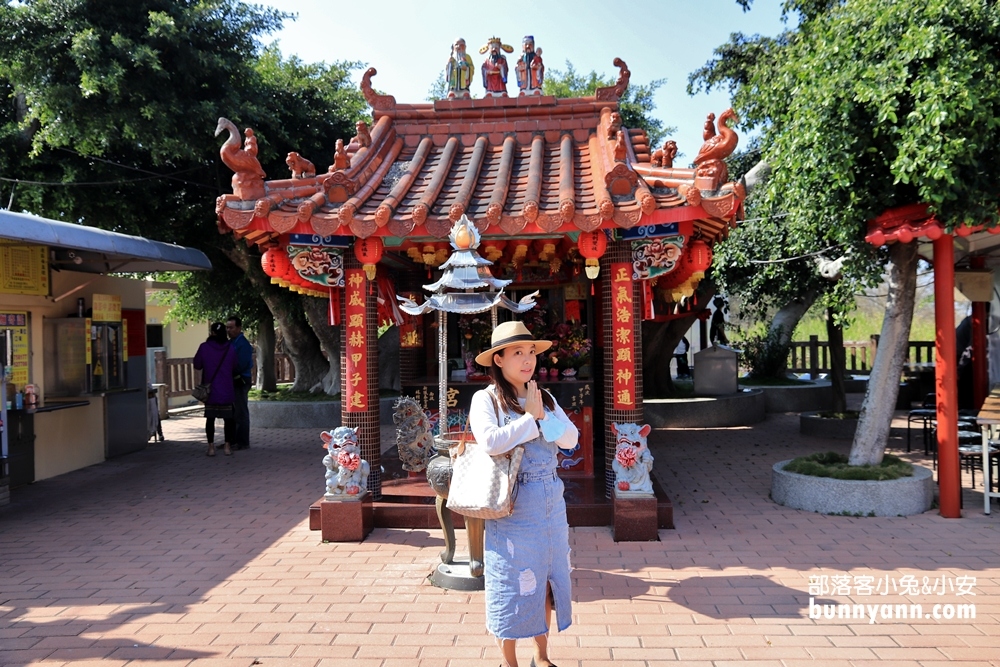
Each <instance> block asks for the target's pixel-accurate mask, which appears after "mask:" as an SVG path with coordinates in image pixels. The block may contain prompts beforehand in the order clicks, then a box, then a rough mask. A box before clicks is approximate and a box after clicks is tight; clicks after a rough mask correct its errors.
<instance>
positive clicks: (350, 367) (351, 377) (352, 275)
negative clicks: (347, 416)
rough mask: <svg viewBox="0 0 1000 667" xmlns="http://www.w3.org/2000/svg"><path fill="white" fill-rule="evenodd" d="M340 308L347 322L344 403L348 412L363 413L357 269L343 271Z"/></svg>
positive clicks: (361, 283) (361, 294) (361, 287)
mask: <svg viewBox="0 0 1000 667" xmlns="http://www.w3.org/2000/svg"><path fill="white" fill-rule="evenodd" d="M345 273H346V276H345V281H344V282H345V287H344V296H345V297H346V298H347V304H346V306H345V308H344V311H345V314H346V316H347V321H346V322H345V323H344V324H345V325H346V326H345V331H344V334H345V335H346V336H347V377H346V378H345V382H344V385H345V387H346V389H347V391H346V395H345V400H346V401H347V411H348V412H364V411H365V410H367V409H368V359H367V354H366V352H367V343H366V340H365V339H366V332H367V327H366V325H365V273H364V271H362V270H361V269H347V271H345Z"/></svg>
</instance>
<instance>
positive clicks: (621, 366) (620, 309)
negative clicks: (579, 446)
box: [611, 262, 636, 410]
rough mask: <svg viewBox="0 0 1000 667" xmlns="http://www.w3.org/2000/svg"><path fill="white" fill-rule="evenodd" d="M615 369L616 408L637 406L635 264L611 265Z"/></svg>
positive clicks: (612, 366)
mask: <svg viewBox="0 0 1000 667" xmlns="http://www.w3.org/2000/svg"><path fill="white" fill-rule="evenodd" d="M611 308H612V313H611V326H612V331H613V335H612V340H611V354H612V363H611V373H612V377H613V378H614V380H613V382H614V409H615V410H634V409H635V401H636V396H635V370H636V369H635V359H634V355H633V353H632V352H633V349H634V345H635V340H634V330H635V324H634V322H633V315H634V312H635V311H634V308H633V303H632V265H631V264H629V263H627V262H614V263H613V264H612V265H611Z"/></svg>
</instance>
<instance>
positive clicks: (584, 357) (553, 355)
mask: <svg viewBox="0 0 1000 667" xmlns="http://www.w3.org/2000/svg"><path fill="white" fill-rule="evenodd" d="M550 335H551V338H550V340H551V341H552V347H551V348H549V350H548V351H547V352H546V353H545V362H546V363H547V364H548V365H549V366H551V367H553V368H574V369H579V368H580V367H581V366H583V365H584V364H586V363H588V362H589V361H590V352H591V349H592V347H593V344H592V343H591V340H590V339H589V338H587V337H586V336H585V335H584V329H583V327H580V326H576V327H574V326H571V325H569V324H558V325H556V327H555V329H553V330H552V333H551V334H550Z"/></svg>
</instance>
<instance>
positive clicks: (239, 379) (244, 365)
mask: <svg viewBox="0 0 1000 667" xmlns="http://www.w3.org/2000/svg"><path fill="white" fill-rule="evenodd" d="M226 333H227V334H228V335H229V340H230V342H231V344H232V346H233V350H235V352H236V368H235V370H234V371H233V374H232V381H233V389H234V390H235V392H236V402H235V408H236V442H235V443H234V445H233V449H250V378H251V371H252V370H253V346H252V345H250V341H248V340H247V339H246V336H244V335H243V322H242V321H241V320H240V318H239V317H237V316H236V315H230V316H229V319H228V320H226Z"/></svg>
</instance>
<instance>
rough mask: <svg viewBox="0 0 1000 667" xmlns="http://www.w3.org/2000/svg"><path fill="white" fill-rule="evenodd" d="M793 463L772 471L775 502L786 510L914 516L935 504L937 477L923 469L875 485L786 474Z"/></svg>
mask: <svg viewBox="0 0 1000 667" xmlns="http://www.w3.org/2000/svg"><path fill="white" fill-rule="evenodd" d="M790 461H791V459H789V460H787V461H779V462H778V463H775V464H774V466H773V467H772V469H771V499H772V500H773V501H774V502H776V503H778V504H779V505H784V506H785V507H792V508H794V509H800V510H808V511H810V512H819V513H820V514H848V515H854V516H871V515H874V516H910V515H911V514H921V513H923V512H926V511H927V510H929V509H930V508H931V504H932V503H933V502H934V478H933V475H932V473H931V471H930V470H929V469H927V468H925V467H923V466H917V465H915V466H913V476H912V477H901V478H900V479H893V480H888V481H884V482H872V481H863V480H847V479H831V478H829V477H812V476H811V475H800V474H798V473H794V472H785V470H784V467H785V466H786V465H787V464H788V463H789V462H790Z"/></svg>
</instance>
